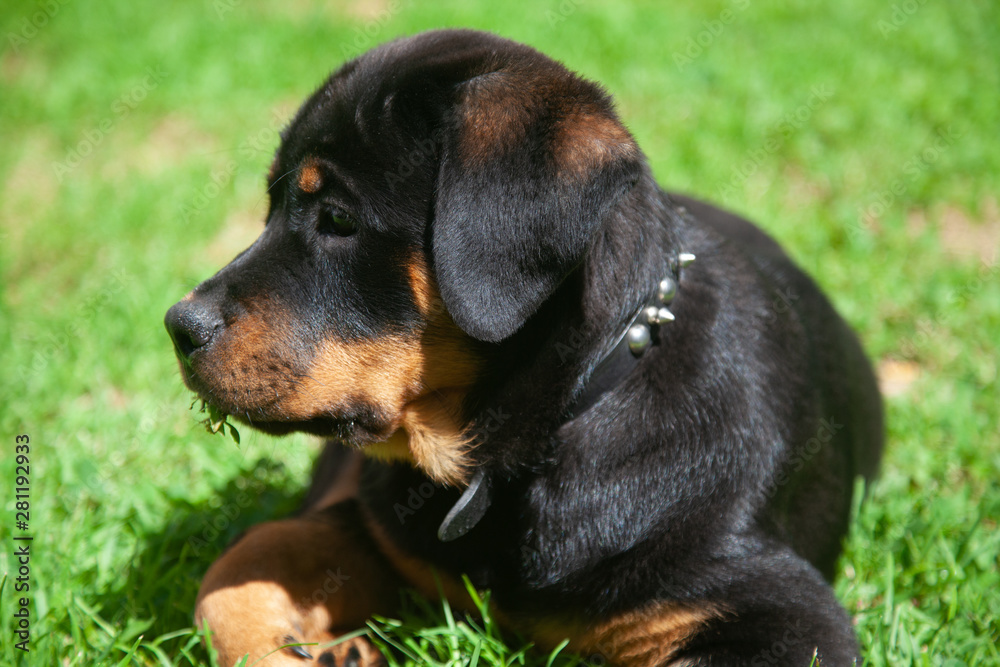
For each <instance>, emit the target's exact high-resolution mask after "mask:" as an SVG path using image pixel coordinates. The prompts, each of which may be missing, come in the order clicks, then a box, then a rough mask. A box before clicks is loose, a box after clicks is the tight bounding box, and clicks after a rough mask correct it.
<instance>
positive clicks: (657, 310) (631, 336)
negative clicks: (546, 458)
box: [437, 253, 694, 542]
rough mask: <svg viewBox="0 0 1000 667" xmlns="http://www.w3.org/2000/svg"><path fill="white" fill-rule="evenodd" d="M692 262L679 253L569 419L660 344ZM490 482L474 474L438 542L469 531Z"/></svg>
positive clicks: (482, 510)
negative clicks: (669, 272)
mask: <svg viewBox="0 0 1000 667" xmlns="http://www.w3.org/2000/svg"><path fill="white" fill-rule="evenodd" d="M693 261H694V255H692V254H690V253H681V254H680V255H678V256H677V259H675V260H673V261H672V262H671V263H670V265H671V269H672V275H669V276H666V277H665V278H663V279H662V280H661V281H660V284H659V285H658V286H657V291H656V295H655V296H654V297H653V299H651V300H650V301H648V302H647V303H646V305H645V306H643V307H642V309H641V310H640V311H639V313H638V314H637V315H636V316H635V317H634V318H633V319H632V322H631V323H630V324H629V326H628V328H627V329H626V330H625V332H624V333H623V334H622V335H621V337H620V338H619V339H618V342H617V343H616V344H615V345H614V347H612V349H611V351H610V352H608V354H607V355H605V357H604V358H603V359H602V360H601V361H600V362H599V363H598V364H597V366H596V367H595V368H594V372H593V373H591V374H590V379H588V380H587V384H586V385H584V388H583V391H582V392H581V393H580V395H579V396H578V397H577V399H576V400H575V401H574V402H573V404H572V405H571V406H570V408H569V410H568V411H567V412H568V414H570V415H571V416H572V417H576V416H577V415H580V414H583V413H584V412H585V411H586V410H587V409H589V408H590V407H592V406H593V405H594V404H595V403H597V401H598V400H599V399H600V398H601V396H603V395H604V394H606V393H607V392H608V391H610V390H611V389H613V388H614V387H617V386H618V384H619V383H620V382H621V381H622V379H624V378H625V376H626V375H628V374H629V373H630V372H632V370H633V369H634V368H635V367H636V366H637V365H638V364H639V357H641V356H642V355H643V353H645V351H646V350H647V349H649V347H650V346H651V345H655V344H658V343H659V338H660V336H659V334H660V330H661V328H662V326H663V325H665V324H668V323H670V322H673V320H674V316H673V314H672V313H671V312H670V310H669V309H668V308H667V306H669V305H670V303H671V302H672V301H673V300H674V297H675V296H676V294H677V289H678V287H679V285H680V269H681V268H683V267H685V266H687V265H689V264H690V263H691V262H693ZM492 500H493V498H492V487H491V486H490V478H489V477H487V476H486V472H485V471H484V469H483V468H480V469H479V470H477V471H476V474H475V475H473V477H472V481H471V482H469V486H468V488H466V489H465V491H464V492H463V493H462V495H461V497H459V499H458V502H457V503H455V505H454V506H453V507H452V508H451V509H450V510H449V511H448V514H447V515H446V516H445V518H444V521H442V522H441V526H440V527H439V528H438V533H437V534H438V539H439V540H441V541H442V542H451V541H452V540H455V539H457V538H459V537H461V536H462V535H465V534H466V533H467V532H469V531H470V530H472V528H473V526H475V525H476V524H477V523H479V520H480V519H482V518H483V515H484V514H486V510H488V509H489V508H490V503H491V502H492Z"/></svg>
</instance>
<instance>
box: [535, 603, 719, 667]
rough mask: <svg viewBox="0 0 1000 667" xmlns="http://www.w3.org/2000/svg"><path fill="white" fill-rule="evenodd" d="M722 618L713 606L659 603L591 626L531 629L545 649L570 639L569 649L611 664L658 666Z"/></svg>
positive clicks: (556, 625)
mask: <svg viewBox="0 0 1000 667" xmlns="http://www.w3.org/2000/svg"><path fill="white" fill-rule="evenodd" d="M721 616H722V614H721V612H720V610H719V609H718V608H717V607H714V606H712V605H705V606H703V607H686V606H679V605H676V604H671V603H668V602H657V603H654V604H652V605H650V606H649V607H647V608H646V609H641V610H637V611H630V612H626V613H624V614H620V615H619V616H616V617H613V618H610V619H608V620H606V621H602V622H599V623H591V624H589V625H588V624H582V623H574V622H559V621H553V620H546V621H544V622H542V623H540V624H538V625H535V626H534V627H533V628H531V629H530V630H529V632H530V633H531V635H532V637H533V638H534V639H535V640H536V641H538V642H539V643H541V644H543V645H546V646H556V645H557V644H558V643H559V642H561V641H562V640H563V639H565V638H569V639H570V643H569V650H571V651H575V652H579V653H583V654H594V653H597V654H600V655H602V656H603V657H605V658H606V659H607V660H608V661H609V662H610V663H611V664H615V665H629V667H655V666H657V665H663V664H666V663H667V661H668V660H670V659H671V658H672V657H673V656H674V655H675V654H676V653H677V652H678V651H680V650H681V649H682V648H683V647H684V645H685V644H686V643H687V642H688V641H689V640H690V639H691V638H692V637H693V636H694V635H695V634H697V633H698V632H699V631H700V630H701V629H702V628H703V627H704V625H705V624H706V623H707V622H708V621H710V620H712V619H715V618H720V617H721Z"/></svg>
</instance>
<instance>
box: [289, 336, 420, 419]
mask: <svg viewBox="0 0 1000 667" xmlns="http://www.w3.org/2000/svg"><path fill="white" fill-rule="evenodd" d="M422 362H423V358H422V354H421V350H420V346H419V345H418V340H417V338H416V337H412V338H404V337H388V338H383V339H380V340H375V341H365V342H361V343H347V342H341V341H334V340H328V341H326V342H324V343H323V344H322V345H321V347H320V349H319V350H318V351H317V353H316V356H315V357H314V360H313V362H312V364H311V365H310V368H309V370H308V372H307V374H306V376H305V377H304V378H302V379H300V380H299V381H298V382H297V383H296V386H295V390H294V392H292V393H291V394H290V395H289V396H287V397H285V398H284V400H282V401H281V402H280V409H281V411H282V412H283V413H285V414H286V415H287V416H288V418H289V419H305V418H309V417H313V416H318V415H322V414H325V413H328V412H330V409H331V408H335V407H337V406H342V405H345V404H347V403H349V402H351V401H356V400H358V399H361V400H364V401H366V402H368V403H371V404H374V405H376V406H378V407H379V408H381V409H382V410H383V411H385V412H386V413H387V414H398V413H399V412H400V411H401V410H402V408H403V405H404V403H406V401H407V400H409V399H410V398H412V397H413V396H415V395H416V394H417V393H418V392H419V390H420V385H421V382H420V369H421V366H422Z"/></svg>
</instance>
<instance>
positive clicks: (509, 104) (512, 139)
mask: <svg viewBox="0 0 1000 667" xmlns="http://www.w3.org/2000/svg"><path fill="white" fill-rule="evenodd" d="M530 87H531V82H530V81H526V80H524V77H520V76H514V75H512V74H510V73H508V72H493V73H492V74H487V75H484V76H481V77H479V78H478V79H476V80H474V81H472V82H470V83H469V84H468V85H467V90H466V93H465V99H464V101H463V104H462V136H461V142H460V150H461V158H462V161H463V162H464V163H465V164H466V165H475V164H479V163H482V162H485V161H487V160H489V159H491V158H492V157H494V156H495V155H496V153H497V152H498V151H505V150H507V149H508V148H510V147H511V146H513V145H514V144H516V143H517V142H518V141H520V140H521V139H522V138H523V137H524V135H525V133H526V132H527V128H528V124H529V123H530V121H531V118H532V116H533V112H532V110H531V109H530V107H529V102H531V101H532V99H533V96H532V95H531V92H530Z"/></svg>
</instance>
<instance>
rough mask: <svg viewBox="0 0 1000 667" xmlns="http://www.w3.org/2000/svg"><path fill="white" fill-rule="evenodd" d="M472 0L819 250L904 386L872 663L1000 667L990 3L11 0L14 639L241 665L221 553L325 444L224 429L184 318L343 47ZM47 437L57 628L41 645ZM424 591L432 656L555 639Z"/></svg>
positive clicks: (7, 352) (870, 644)
mask: <svg viewBox="0 0 1000 667" xmlns="http://www.w3.org/2000/svg"><path fill="white" fill-rule="evenodd" d="M772 5H773V6H772ZM46 7H49V9H48V10H46ZM53 8H54V9H53ZM726 9H729V10H730V12H731V13H728V14H724V13H723V12H724V10H726ZM907 9H912V10H913V11H912V12H910V13H907ZM46 11H48V12H49V13H50V14H51V16H49V14H47V13H46ZM32 22H34V23H32ZM36 24H37V25H36ZM897 24H898V25H897ZM444 25H464V26H471V27H478V28H486V29H490V30H494V31H497V32H499V33H501V34H503V35H506V36H509V37H512V38H515V39H518V40H521V41H526V42H528V43H531V44H533V45H535V46H537V47H539V48H541V49H542V50H544V51H546V52H548V53H550V54H552V55H553V56H555V57H557V58H560V59H562V60H563V61H564V62H566V63H567V64H569V65H570V66H571V67H572V68H574V69H577V70H578V71H580V72H582V73H584V74H585V75H587V76H590V77H592V78H595V79H597V80H599V81H601V82H603V83H604V84H605V85H606V86H607V88H608V89H609V90H610V91H611V92H612V93H613V94H614V95H615V96H616V98H617V100H618V103H619V108H620V111H621V114H622V116H623V118H624V119H625V121H626V123H627V124H628V125H629V127H630V128H631V129H632V130H633V132H634V133H635V135H636V136H637V138H638V140H639V142H640V145H641V146H642V147H643V148H644V150H645V151H646V153H647V155H648V156H649V158H650V161H651V163H652V165H653V167H654V169H655V172H656V174H657V175H658V177H659V178H660V179H661V181H662V182H663V183H665V184H669V185H670V186H671V187H674V188H677V189H681V190H686V191H690V192H692V193H695V194H699V195H702V196H704V197H707V198H711V199H715V200H717V201H720V202H721V203H723V204H725V205H728V206H730V207H732V208H734V209H737V210H739V211H741V212H744V213H746V214H748V215H749V216H751V217H752V218H754V219H756V220H758V221H760V222H762V223H763V225H764V226H765V227H766V228H767V229H769V230H770V231H771V232H772V233H773V234H774V235H775V236H776V237H777V238H778V239H780V240H781V242H782V243H783V244H784V245H785V246H786V247H787V248H788V249H789V251H790V252H791V254H792V255H793V256H794V257H795V258H796V259H797V261H798V262H799V263H800V264H801V265H802V266H803V267H804V268H806V269H807V270H808V271H809V272H810V273H811V274H813V275H814V276H816V277H817V279H818V280H819V282H820V283H821V284H822V285H823V286H824V288H825V289H826V290H827V291H828V292H829V294H830V295H831V296H832V298H833V300H834V301H835V303H836V305H837V307H838V308H839V309H840V311H841V312H842V313H843V314H844V315H845V317H847V319H848V320H849V321H850V322H851V323H852V324H853V325H854V326H855V327H856V328H857V329H858V331H859V332H860V333H861V336H862V338H863V340H864V342H865V344H866V347H867V349H868V351H869V353H870V355H871V357H872V358H873V359H874V360H876V362H878V363H879V365H880V367H881V368H882V371H883V374H884V375H885V376H886V378H887V380H891V381H892V386H893V389H892V393H891V395H890V396H889V397H888V398H887V409H888V423H889V440H888V450H887V454H886V458H885V462H884V466H883V474H882V477H881V479H880V481H879V482H878V483H877V484H875V486H874V488H872V489H871V495H870V497H869V499H868V500H867V501H866V502H865V503H864V504H863V505H861V506H860V507H859V508H858V512H857V513H858V518H857V521H856V523H855V524H854V526H853V528H852V531H851V534H850V536H849V539H848V541H847V544H846V551H845V555H844V558H843V560H842V567H841V570H842V572H843V575H842V576H841V577H840V578H839V579H838V581H837V584H836V591H837V594H838V596H839V598H840V599H841V600H842V601H843V603H844V604H845V606H846V607H847V608H848V609H849V610H850V611H851V612H852V614H853V615H854V617H855V618H856V619H857V630H858V634H859V636H860V638H861V641H862V643H863V645H864V647H865V650H866V652H867V654H868V657H869V662H870V664H872V665H880V666H881V665H892V666H896V665H989V664H1000V653H998V649H997V648H996V647H997V644H998V643H1000V621H998V619H1000V574H998V569H1000V568H998V554H1000V531H997V525H996V524H997V519H998V517H1000V488H998V484H997V479H998V478H1000V435H998V429H997V424H998V421H1000V420H998V417H1000V407H998V406H1000V392H998V391H997V366H998V360H997V347H998V341H1000V279H998V278H1000V264H998V257H997V252H998V246H1000V204H998V200H997V193H998V192H1000V150H998V149H997V130H998V125H997V121H998V115H997V110H998V109H1000V92H998V91H1000V69H998V68H997V63H998V62H1000V9H998V7H997V5H996V4H995V3H991V2H988V1H987V0H978V1H976V0H970V1H969V2H964V3H932V2H927V3H923V2H919V1H917V2H914V3H904V2H899V3H895V4H889V5H888V6H884V5H883V4H881V3H868V2H864V1H863V0H845V1H844V2H837V3H812V2H805V1H803V0H800V1H795V2H786V3H780V4H779V3H747V2H744V1H742V0H734V1H733V2H716V1H713V0H710V1H708V2H694V1H693V0H687V1H684V2H674V3H669V4H667V3H661V2H658V1H654V0H645V1H636V2H632V3H628V4H625V3H621V2H617V1H616V2H610V1H609V2H597V1H596V0H595V1H587V2H585V1H584V0H563V2H561V3H559V2H552V3H546V2H537V1H522V0H516V1H514V0H511V1H509V2H506V3H502V4H500V3H496V4H494V5H490V6H486V5H481V4H478V3H471V2H460V1H459V0H447V1H444V2H439V3H435V4H434V6H433V7H432V6H430V4H429V3H413V2H409V1H408V0H390V1H388V2H384V3H379V2H378V1H376V2H362V1H360V0H359V1H358V2H355V3H348V4H343V3H330V2H310V1H309V0H300V1H297V2H294V3H278V2H263V1H260V2H257V1H250V0H247V1H246V2H243V1H240V0H215V1H214V3H211V2H205V3H194V2H178V3H160V4H158V5H156V7H155V9H154V8H153V6H152V5H148V4H146V3H129V2H123V1H115V2H105V3H102V4H101V6H100V9H97V7H96V5H92V4H89V3H82V2H65V3H61V2H55V3H50V4H49V5H46V4H45V3H41V2H39V3H37V4H36V3H5V4H3V5H2V8H0V28H2V29H0V37H2V38H3V42H2V46H0V48H2V49H3V50H2V55H0V90H2V93H0V147H2V148H0V275H2V278H0V280H2V285H3V289H2V300H0V369H2V370H0V373H2V376H3V381H2V382H0V448H2V449H0V451H2V453H0V477H2V479H3V483H2V485H0V488H2V489H3V497H2V501H3V508H4V515H3V519H2V520H0V538H2V543H3V548H2V549H0V573H8V578H7V580H6V581H5V582H4V584H3V587H2V591H0V619H2V621H0V627H2V628H3V629H2V632H0V664H9V665H57V664H58V665H95V664H99V665H117V664H125V665H129V664H135V665H178V666H179V665H203V664H208V658H207V655H206V652H205V650H204V649H203V648H202V646H201V644H200V641H199V637H198V636H197V635H196V633H195V629H194V628H193V626H192V618H191V610H192V607H193V603H194V596H195V593H196V590H197V582H198V580H199V578H200V576H201V574H202V573H203V572H204V570H205V568H206V566H207V565H208V564H209V563H210V562H211V561H212V559H213V558H214V557H215V556H216V555H217V554H218V553H219V551H220V550H221V549H222V547H223V546H224V545H225V544H226V542H227V541H228V540H229V539H230V538H232V537H233V536H234V535H236V534H237V533H238V532H240V531H241V530H243V529H244V528H246V527H247V526H249V525H251V524H253V523H255V522H259V521H262V520H265V519H267V518H270V517H275V516H278V515H281V514H282V513H284V512H287V511H289V510H291V509H292V508H293V507H294V506H295V503H296V500H297V498H298V497H300V496H301V493H302V490H303V485H304V484H305V483H306V481H307V478H308V474H309V467H310V462H311V457H312V456H313V455H314V454H315V452H316V443H315V442H313V441H311V440H309V439H307V438H304V437H293V438H288V439H281V440H278V439H271V438H268V437H265V436H262V435H259V434H254V433H251V432H249V431H248V430H246V429H243V430H242V431H241V434H242V436H243V443H242V445H241V447H240V448H237V447H236V446H235V445H234V444H233V443H232V442H231V441H230V440H228V439H227V438H223V437H221V436H218V435H214V436H213V435H210V434H208V433H206V432H205V431H204V430H203V429H202V427H201V426H200V425H199V424H198V421H199V419H201V416H199V415H197V414H196V412H194V411H190V410H189V409H188V406H189V405H190V403H191V396H190V394H189V392H187V391H186V390H184V389H183V387H182V386H181V383H180V380H179V377H178V373H177V370H176V367H175V362H174V359H173V354H172V352H171V349H170V345H169V342H168V340H167V337H166V335H165V333H164V331H163V328H162V324H161V322H162V317H163V313H164V312H165V311H166V309H167V308H168V307H169V306H170V305H171V304H172V303H174V302H175V301H176V300H177V299H179V298H180V297H181V296H183V295H184V294H185V293H186V292H187V291H188V290H190V289H191V288H192V287H193V286H194V285H196V284H197V283H198V282H199V281H200V280H203V279H204V278H206V277H208V276H209V275H211V273H213V272H214V271H215V270H216V269H217V268H218V267H220V266H221V265H222V264H223V263H224V262H225V261H227V260H228V259H229V258H230V257H232V256H233V255H234V254H235V253H236V252H238V251H239V250H241V249H242V248H243V247H244V246H245V245H247V244H248V243H249V241H250V240H251V239H252V238H253V237H254V236H255V234H256V233H257V232H258V231H259V229H260V222H261V219H262V217H263V215H264V213H265V208H264V207H265V201H264V199H263V187H262V185H263V174H264V172H265V171H266V168H267V165H268V163H269V161H270V156H271V152H272V151H273V149H274V147H275V146H276V144H277V140H278V138H277V132H276V130H277V129H280V127H281V124H282V123H283V122H284V121H285V120H286V119H288V118H289V115H290V114H291V113H292V112H293V110H294V109H295V107H296V105H297V104H298V103H299V101H301V100H302V99H303V98H304V97H305V96H306V95H307V94H308V93H310V92H311V91H312V89H313V88H314V87H315V86H316V85H317V84H318V83H320V82H321V81H322V79H323V78H324V77H325V75H326V74H327V73H328V72H329V70H330V69H332V68H333V67H334V66H335V65H337V63H338V62H340V61H342V60H343V59H344V58H345V57H347V56H348V55H353V54H355V53H357V52H359V51H361V50H363V49H364V48H367V47H368V46H370V45H374V44H375V43H378V42H380V41H383V40H385V39H389V38H391V37H394V36H396V35H401V34H408V33H412V32H415V31H418V30H422V29H426V28H432V27H439V26H444ZM369 35H371V36H369ZM938 137H943V138H941V139H939V138H938ZM22 433H23V434H29V435H30V437H31V454H30V457H31V516H30V530H29V532H30V534H31V535H33V537H34V541H33V543H32V547H31V548H32V560H31V584H32V589H31V592H30V595H31V604H32V609H31V611H32V638H31V639H32V643H31V648H32V652H31V653H30V654H28V655H25V654H22V653H21V652H20V651H18V650H16V649H15V648H14V646H13V643H14V642H13V641H12V638H13V634H12V628H13V617H12V614H13V613H14V611H15V609H16V598H17V597H18V596H17V595H16V594H15V591H14V583H15V581H14V580H13V579H14V578H15V577H16V573H17V569H16V563H15V561H14V559H13V556H12V553H13V551H14V548H15V547H14V542H13V541H12V539H11V538H12V537H13V535H14V534H21V533H20V531H17V530H16V528H15V526H14V510H15V499H14V498H13V493H12V492H11V491H9V489H11V488H12V486H13V485H12V484H11V483H9V481H8V480H11V481H12V480H14V464H15V457H14V454H15V452H14V437H15V435H17V434H22ZM241 499H242V502H241ZM413 613H414V614H416V617H414V616H412V615H411V616H408V617H407V618H404V619H403V620H402V621H401V622H386V623H384V624H383V625H380V626H378V627H380V628H382V629H381V630H380V632H383V633H385V634H384V637H385V639H383V640H382V641H385V642H395V643H399V644H401V645H403V646H406V647H410V649H411V651H412V652H413V654H414V655H415V656H418V658H417V660H416V661H415V662H416V663H425V664H426V662H430V663H431V664H434V661H436V663H437V664H459V663H461V662H462V661H461V660H460V659H458V658H457V656H466V658H472V657H475V658H476V660H477V661H478V664H481V665H500V664H529V665H545V664H546V662H547V661H548V659H549V656H546V655H543V654H541V653H536V652H535V651H529V652H528V653H527V654H525V653H522V652H521V651H520V650H521V646H520V645H519V644H518V643H517V640H516V639H515V640H511V643H510V648H508V647H507V645H506V644H504V643H503V642H501V641H500V640H499V638H498V637H499V635H497V634H496V630H495V628H494V627H493V626H492V625H490V626H489V627H486V628H483V627H482V626H480V629H482V630H483V632H479V631H476V630H475V627H476V626H475V624H477V623H481V621H476V620H465V619H461V618H453V617H451V616H449V615H448V614H447V613H446V610H442V609H440V608H437V609H421V608H420V607H419V606H417V608H415V609H414V611H413ZM427 624H429V625H430V627H429V628H427V627H425V626H426V625H427ZM422 627H423V628H424V629H420V628H422ZM490 633H493V634H490ZM414 647H417V648H414ZM425 654H426V656H431V655H433V656H436V657H434V660H433V661H430V659H429V658H428V657H419V656H424V655H425ZM558 660H565V661H566V664H570V663H571V662H572V660H571V659H570V658H569V657H564V656H561V655H560V657H559V658H558ZM408 664H414V663H408Z"/></svg>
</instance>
